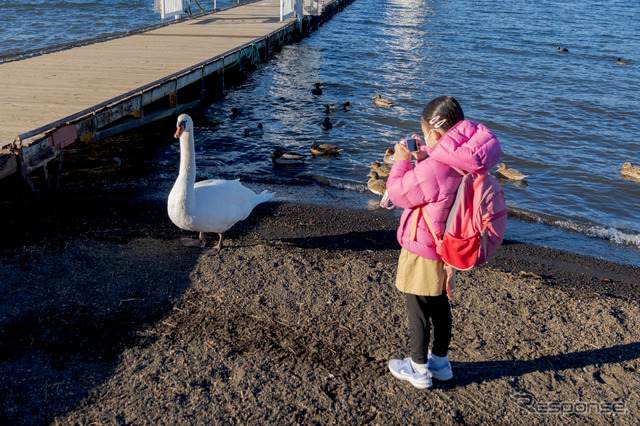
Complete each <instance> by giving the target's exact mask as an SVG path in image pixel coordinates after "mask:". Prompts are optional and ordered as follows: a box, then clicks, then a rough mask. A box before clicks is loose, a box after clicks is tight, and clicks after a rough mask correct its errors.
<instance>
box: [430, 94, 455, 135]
mask: <svg viewBox="0 0 640 426" xmlns="http://www.w3.org/2000/svg"><path fill="white" fill-rule="evenodd" d="M436 117H437V118H436ZM421 118H422V121H423V122H424V123H425V124H426V125H427V126H429V128H430V129H433V128H438V129H442V130H444V131H445V132H446V131H447V130H449V129H450V128H452V127H453V126H455V125H456V124H457V123H458V122H459V121H462V120H464V113H463V112H462V107H461V106H460V104H459V103H458V101H456V100H455V99H454V97H453V96H438V97H437V98H435V99H433V100H432V101H431V102H429V103H428V104H427V106H426V107H424V109H423V110H422V117H421ZM432 120H435V121H434V123H433V124H432V123H430V122H431V121H432ZM438 123H441V124H440V126H438V127H436V126H435V124H438Z"/></svg>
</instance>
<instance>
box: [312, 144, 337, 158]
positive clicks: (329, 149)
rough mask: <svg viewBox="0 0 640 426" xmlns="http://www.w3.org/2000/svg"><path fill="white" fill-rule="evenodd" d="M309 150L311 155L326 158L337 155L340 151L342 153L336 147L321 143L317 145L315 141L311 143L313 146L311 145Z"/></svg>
mask: <svg viewBox="0 0 640 426" xmlns="http://www.w3.org/2000/svg"><path fill="white" fill-rule="evenodd" d="M309 150H310V151H311V153H312V154H313V155H327V156H330V155H338V154H339V153H340V151H342V149H339V148H338V147H337V146H335V145H331V144H328V143H322V144H320V145H318V142H317V141H313V144H311V148H309Z"/></svg>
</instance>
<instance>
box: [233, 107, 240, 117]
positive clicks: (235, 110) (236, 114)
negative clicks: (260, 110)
mask: <svg viewBox="0 0 640 426" xmlns="http://www.w3.org/2000/svg"><path fill="white" fill-rule="evenodd" d="M241 114H242V113H241V112H240V110H239V109H238V108H236V107H233V108H231V118H237V117H238V116H240V115H241Z"/></svg>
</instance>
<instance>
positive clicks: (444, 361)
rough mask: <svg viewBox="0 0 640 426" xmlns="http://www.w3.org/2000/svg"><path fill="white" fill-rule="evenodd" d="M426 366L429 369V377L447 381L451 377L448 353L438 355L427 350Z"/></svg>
mask: <svg viewBox="0 0 640 426" xmlns="http://www.w3.org/2000/svg"><path fill="white" fill-rule="evenodd" d="M427 368H428V369H429V373H431V377H433V378H434V379H436V380H441V381H447V380H451V379H453V371H451V363H450V362H449V355H447V356H445V357H440V356H436V355H433V354H432V353H431V351H429V360H428V361H427Z"/></svg>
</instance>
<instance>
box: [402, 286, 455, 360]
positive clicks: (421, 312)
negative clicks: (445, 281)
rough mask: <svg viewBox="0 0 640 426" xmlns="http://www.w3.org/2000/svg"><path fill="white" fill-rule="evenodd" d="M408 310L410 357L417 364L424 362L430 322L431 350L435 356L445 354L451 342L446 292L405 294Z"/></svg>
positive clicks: (449, 311)
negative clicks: (418, 294)
mask: <svg viewBox="0 0 640 426" xmlns="http://www.w3.org/2000/svg"><path fill="white" fill-rule="evenodd" d="M405 295H406V297H407V310H408V311H409V331H410V333H411V359H412V360H413V362H415V363H417V364H426V362H427V357H428V355H429V340H430V337H431V324H430V323H429V319H431V323H433V348H431V352H433V354H434V355H436V356H447V352H448V350H449V343H450V342H451V307H450V306H449V298H448V297H447V293H446V292H443V293H442V294H441V295H440V296H416V295H415V294H405Z"/></svg>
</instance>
